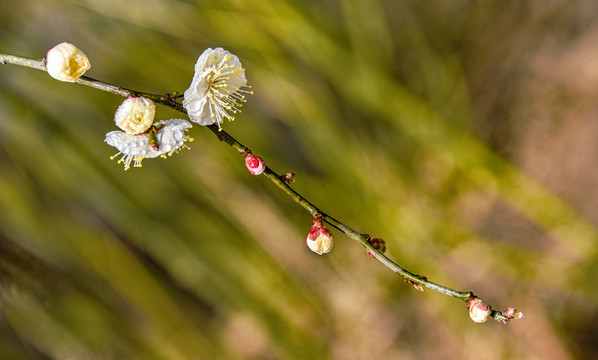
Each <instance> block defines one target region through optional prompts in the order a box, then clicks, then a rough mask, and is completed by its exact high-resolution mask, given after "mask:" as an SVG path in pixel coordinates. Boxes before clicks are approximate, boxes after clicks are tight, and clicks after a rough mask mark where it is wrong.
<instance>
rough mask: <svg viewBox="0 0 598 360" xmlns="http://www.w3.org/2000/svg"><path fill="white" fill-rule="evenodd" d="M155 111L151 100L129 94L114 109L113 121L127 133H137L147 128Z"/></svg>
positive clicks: (152, 120)
mask: <svg viewBox="0 0 598 360" xmlns="http://www.w3.org/2000/svg"><path fill="white" fill-rule="evenodd" d="M155 113H156V105H154V102H153V101H152V100H150V99H148V98H144V97H138V96H130V97H128V98H127V99H126V100H125V101H123V103H122V104H120V106H119V107H118V109H116V113H115V114H114V123H116V126H118V127H119V128H121V129H122V130H123V131H124V132H126V133H127V134H131V135H137V134H141V133H143V132H145V131H146V130H147V129H149V127H150V126H151V125H152V123H153V122H154V115H155Z"/></svg>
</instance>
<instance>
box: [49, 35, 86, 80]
mask: <svg viewBox="0 0 598 360" xmlns="http://www.w3.org/2000/svg"><path fill="white" fill-rule="evenodd" d="M90 67H91V63H90V62H89V59H88V58H87V56H86V55H85V54H84V53H83V51H81V50H79V49H78V48H77V47H76V46H75V45H73V44H71V43H68V42H63V43H60V44H58V45H56V46H54V47H53V48H51V49H50V50H48V54H47V55H46V70H47V71H48V74H50V76H51V77H53V78H54V79H56V80H60V81H68V82H75V81H77V79H79V78H80V77H81V76H82V75H83V74H85V72H86V71H87V70H89V68H90Z"/></svg>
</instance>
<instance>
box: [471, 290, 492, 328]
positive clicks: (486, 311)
mask: <svg viewBox="0 0 598 360" xmlns="http://www.w3.org/2000/svg"><path fill="white" fill-rule="evenodd" d="M467 309H469V317H470V318H471V320H473V321H474V322H476V323H483V322H486V320H488V319H489V318H490V315H492V308H491V307H490V305H487V304H486V303H484V302H483V301H482V299H480V298H479V297H477V296H473V295H472V296H470V297H469V300H468V301H467Z"/></svg>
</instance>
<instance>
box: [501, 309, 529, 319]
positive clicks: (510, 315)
mask: <svg viewBox="0 0 598 360" xmlns="http://www.w3.org/2000/svg"><path fill="white" fill-rule="evenodd" d="M502 314H503V315H504V316H505V317H506V318H507V319H509V320H519V319H522V318H523V317H524V316H523V313H522V312H521V311H518V310H517V309H516V308H514V307H510V308H508V309H507V310H505V311H503V312H502Z"/></svg>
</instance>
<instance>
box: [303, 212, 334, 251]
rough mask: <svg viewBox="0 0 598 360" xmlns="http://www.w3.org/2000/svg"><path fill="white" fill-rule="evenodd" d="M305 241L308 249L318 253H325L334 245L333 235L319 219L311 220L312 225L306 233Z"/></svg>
mask: <svg viewBox="0 0 598 360" xmlns="http://www.w3.org/2000/svg"><path fill="white" fill-rule="evenodd" d="M305 241H306V243H307V246H308V247H309V249H310V250H311V251H313V252H315V253H316V254H318V255H322V254H326V253H328V252H330V250H332V247H333V246H334V237H333V236H332V233H331V232H330V230H328V228H327V227H326V226H323V225H322V221H321V220H320V219H316V220H314V222H313V226H312V227H311V230H310V231H309V234H307V238H306V240H305Z"/></svg>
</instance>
